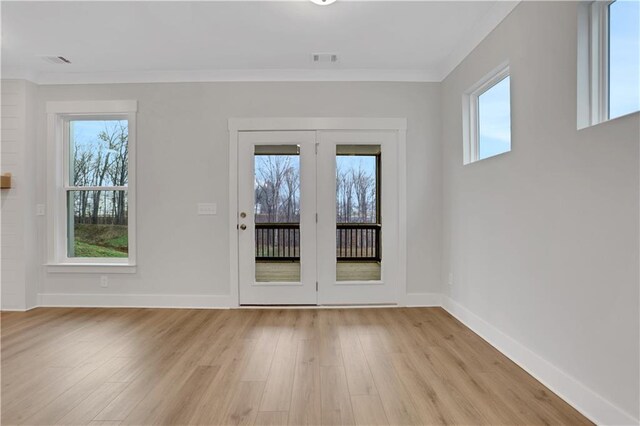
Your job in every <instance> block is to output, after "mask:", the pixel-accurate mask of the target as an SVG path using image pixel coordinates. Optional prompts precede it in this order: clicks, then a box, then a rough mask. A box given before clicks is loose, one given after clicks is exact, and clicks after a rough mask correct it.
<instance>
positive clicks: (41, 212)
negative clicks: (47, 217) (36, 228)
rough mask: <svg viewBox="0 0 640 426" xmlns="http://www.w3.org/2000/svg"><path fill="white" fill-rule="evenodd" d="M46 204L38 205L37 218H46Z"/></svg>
mask: <svg viewBox="0 0 640 426" xmlns="http://www.w3.org/2000/svg"><path fill="white" fill-rule="evenodd" d="M44 212H45V207H44V204H36V216H44Z"/></svg>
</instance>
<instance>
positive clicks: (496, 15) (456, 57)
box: [438, 0, 522, 81]
mask: <svg viewBox="0 0 640 426" xmlns="http://www.w3.org/2000/svg"><path fill="white" fill-rule="evenodd" d="M521 1H522V0H513V1H498V2H496V3H495V4H494V5H493V6H492V7H491V9H489V11H488V12H487V13H486V14H485V15H484V16H483V17H482V18H480V19H479V20H478V21H477V22H476V24H475V25H474V26H472V27H471V28H469V30H468V31H467V33H466V34H465V35H464V36H463V37H462V38H461V40H460V42H459V43H458V45H457V46H456V48H455V49H453V50H452V51H451V53H449V56H447V58H446V59H444V61H442V62H441V64H440V67H439V72H438V76H439V80H438V81H443V80H444V79H445V78H447V77H448V76H449V74H451V72H452V71H453V70H454V69H456V67H457V66H458V65H460V64H461V63H462V61H464V59H465V58H466V57H467V56H469V54H470V53H471V52H472V51H473V50H474V49H475V48H476V47H478V45H479V44H480V43H481V42H482V40H484V39H485V38H486V37H487V36H488V35H489V34H490V33H491V32H492V31H493V30H494V29H495V28H496V27H497V26H498V25H499V24H500V23H501V22H502V21H503V20H504V19H505V18H506V17H507V16H508V15H509V14H510V13H511V12H512V11H513V9H515V7H516V6H517V5H518V4H520V2H521Z"/></svg>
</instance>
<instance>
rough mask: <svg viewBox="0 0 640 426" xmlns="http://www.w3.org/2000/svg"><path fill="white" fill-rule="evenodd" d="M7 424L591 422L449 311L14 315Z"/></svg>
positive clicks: (6, 334) (8, 327)
mask: <svg viewBox="0 0 640 426" xmlns="http://www.w3.org/2000/svg"><path fill="white" fill-rule="evenodd" d="M1 319H2V324H1V328H2V406H1V408H2V424H5V425H12V424H40V425H52V424H74V425H80V424H91V425H96V426H98V425H100V426H111V425H120V424H123V425H124V424H134V425H142V424H166V425H169V424H176V425H182V424H201V425H205V424H221V425H231V424H245V425H250V424H256V425H284V424H292V425H303V424H345V425H349V424H359V425H377V424H414V425H427V424H445V423H446V424H467V425H476V424H490V425H497V424H503V425H507V424H508V425H515V424H527V425H533V424H572V425H576V424H590V423H589V422H588V421H587V420H586V419H585V418H584V417H582V416H581V415H580V414H579V413H578V412H576V411H575V410H574V409H573V408H571V407H570V406H569V405H567V404H566V403H565V402H563V401H562V400H561V399H560V398H558V397H557V396H556V395H554V394H553V393H552V392H550V391H549V390H548V389H546V388H545V387H544V386H542V385H541V384H540V383H538V382H537V381H536V380H534V379H533V378H532V377H531V376H529V375H528V374H527V373H525V372H524V371H523V370H522V369H520V368H519V367H517V366H516V365H515V364H513V363H512V362H511V361H509V360H508V359H507V358H505V357H504V356H502V355H501V354H500V353H499V352H497V351H496V350H495V349H494V348H492V347H491V346H490V345H488V344H487V343H486V342H484V341H483V340H482V339H480V338H479V337H478V336H477V335H475V334H474V333H472V332H471V331H470V330H469V329H467V328H466V327H464V326H463V325H462V324H460V323H459V322H458V321H456V320H455V319H453V318H452V317H451V316H450V315H449V314H448V313H446V312H445V311H443V310H442V309H440V308H406V309H393V308H390V309H318V310H281V309H262V310H255V309H254V310H250V309H246V310H245V309H239V310H170V309H77V308H73V309H72V308H39V309H35V310H33V311H30V312H26V313H3V314H2V316H1Z"/></svg>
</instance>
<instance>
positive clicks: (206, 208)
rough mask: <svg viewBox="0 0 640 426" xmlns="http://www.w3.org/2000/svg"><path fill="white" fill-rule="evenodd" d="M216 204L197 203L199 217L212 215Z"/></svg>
mask: <svg viewBox="0 0 640 426" xmlns="http://www.w3.org/2000/svg"><path fill="white" fill-rule="evenodd" d="M217 207H218V206H217V205H216V203H198V214H199V215H214V214H216V211H217Z"/></svg>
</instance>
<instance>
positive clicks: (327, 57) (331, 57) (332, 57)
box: [312, 53, 338, 64]
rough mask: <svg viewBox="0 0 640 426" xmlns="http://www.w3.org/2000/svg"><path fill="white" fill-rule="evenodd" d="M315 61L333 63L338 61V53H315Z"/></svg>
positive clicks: (317, 62) (313, 56)
mask: <svg viewBox="0 0 640 426" xmlns="http://www.w3.org/2000/svg"><path fill="white" fill-rule="evenodd" d="M312 58H313V62H314V63H316V64H331V63H335V62H338V55H336V54H335V53H314V54H313V55H312Z"/></svg>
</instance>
